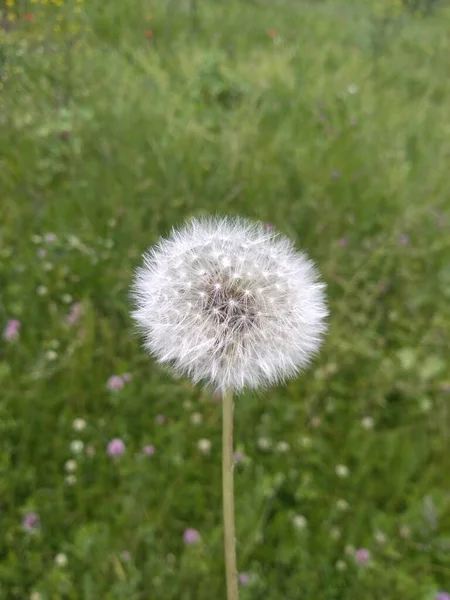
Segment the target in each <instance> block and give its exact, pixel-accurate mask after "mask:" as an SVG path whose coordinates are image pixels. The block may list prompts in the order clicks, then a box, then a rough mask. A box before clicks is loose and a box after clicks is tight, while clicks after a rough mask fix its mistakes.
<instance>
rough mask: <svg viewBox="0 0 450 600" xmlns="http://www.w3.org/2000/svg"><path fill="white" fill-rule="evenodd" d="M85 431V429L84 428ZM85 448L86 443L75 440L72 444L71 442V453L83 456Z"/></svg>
mask: <svg viewBox="0 0 450 600" xmlns="http://www.w3.org/2000/svg"><path fill="white" fill-rule="evenodd" d="M77 420H78V419H77ZM80 421H83V419H80ZM83 429H84V427H83ZM78 431H80V430H78ZM83 448H84V442H82V441H81V440H73V441H72V442H70V451H71V452H73V453H74V454H81V452H83Z"/></svg>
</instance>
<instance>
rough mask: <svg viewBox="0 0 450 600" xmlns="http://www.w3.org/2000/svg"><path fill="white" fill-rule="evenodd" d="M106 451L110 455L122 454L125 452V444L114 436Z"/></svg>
mask: <svg viewBox="0 0 450 600" xmlns="http://www.w3.org/2000/svg"><path fill="white" fill-rule="evenodd" d="M106 452H107V453H108V454H109V456H122V454H124V452H125V444H124V442H123V440H121V439H120V438H114V439H112V440H111V441H110V442H109V443H108V446H107V447H106Z"/></svg>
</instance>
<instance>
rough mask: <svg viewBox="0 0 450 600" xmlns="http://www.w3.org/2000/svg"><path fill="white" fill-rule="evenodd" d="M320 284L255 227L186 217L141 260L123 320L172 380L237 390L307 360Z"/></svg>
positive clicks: (288, 372)
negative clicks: (128, 317)
mask: <svg viewBox="0 0 450 600" xmlns="http://www.w3.org/2000/svg"><path fill="white" fill-rule="evenodd" d="M324 287H325V285H324V284H323V283H321V282H320V281H319V278H318V273H317V271H316V268H315V266H314V263H313V262H312V261H311V260H309V259H308V258H307V257H306V255H305V254H304V253H302V252H298V251H296V250H295V248H294V245H293V243H292V242H291V241H290V240H289V239H288V238H286V237H283V236H281V235H278V234H276V233H275V232H274V231H273V230H271V229H268V228H267V227H266V226H264V224H262V223H252V222H250V221H247V220H246V219H243V218H229V217H222V218H220V217H213V218H204V219H193V220H192V221H190V222H189V223H187V224H186V225H185V226H184V227H183V228H182V229H179V230H173V231H172V233H171V235H170V236H169V237H168V238H165V239H161V240H160V241H159V242H158V243H157V244H156V246H154V247H151V248H150V249H149V250H148V251H147V252H146V253H145V254H144V262H143V266H141V267H140V268H138V269H137V272H136V276H135V280H134V284H133V288H132V296H133V299H134V302H135V310H134V312H133V317H134V319H135V320H136V322H137V324H138V326H139V328H140V330H141V332H142V334H143V336H144V339H145V346H146V348H147V350H148V351H149V352H150V353H151V354H152V355H153V356H154V357H155V358H156V359H157V361H158V362H159V363H161V364H163V365H166V366H168V367H170V368H171V370H172V372H173V373H174V374H176V375H180V376H188V377H190V378H191V379H192V380H193V382H194V383H197V382H199V381H203V382H204V383H206V384H208V385H211V386H212V387H213V388H214V389H215V390H216V391H218V392H220V393H225V391H226V390H230V391H234V392H242V390H243V389H244V388H245V387H249V388H259V387H267V386H269V385H271V384H275V383H277V382H279V381H283V380H285V379H286V378H289V377H293V376H295V375H296V374H298V373H299V371H301V370H302V369H303V368H304V367H305V366H306V365H307V364H308V363H309V361H310V359H311V358H312V356H313V355H314V354H315V353H316V352H317V350H318V349H319V347H320V345H321V342H322V337H323V334H324V332H325V329H326V323H325V319H326V316H327V314H328V311H327V308H326V303H325V294H324Z"/></svg>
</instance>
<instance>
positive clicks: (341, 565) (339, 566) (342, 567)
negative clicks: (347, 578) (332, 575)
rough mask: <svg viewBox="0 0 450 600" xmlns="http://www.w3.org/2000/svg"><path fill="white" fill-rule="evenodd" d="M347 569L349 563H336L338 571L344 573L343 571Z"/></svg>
mask: <svg viewBox="0 0 450 600" xmlns="http://www.w3.org/2000/svg"><path fill="white" fill-rule="evenodd" d="M346 569H347V563H346V562H345V561H343V560H338V561H337V563H336V570H337V571H340V572H341V573H342V571H345V570H346Z"/></svg>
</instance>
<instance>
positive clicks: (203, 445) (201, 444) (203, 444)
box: [197, 439, 211, 454]
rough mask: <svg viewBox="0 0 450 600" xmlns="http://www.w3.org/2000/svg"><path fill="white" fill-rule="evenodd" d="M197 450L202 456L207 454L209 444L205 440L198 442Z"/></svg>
mask: <svg viewBox="0 0 450 600" xmlns="http://www.w3.org/2000/svg"><path fill="white" fill-rule="evenodd" d="M197 448H198V449H199V450H200V452H201V453H202V454H209V453H210V452H211V442H210V441H209V440H206V439H202V440H199V441H198V443H197Z"/></svg>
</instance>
